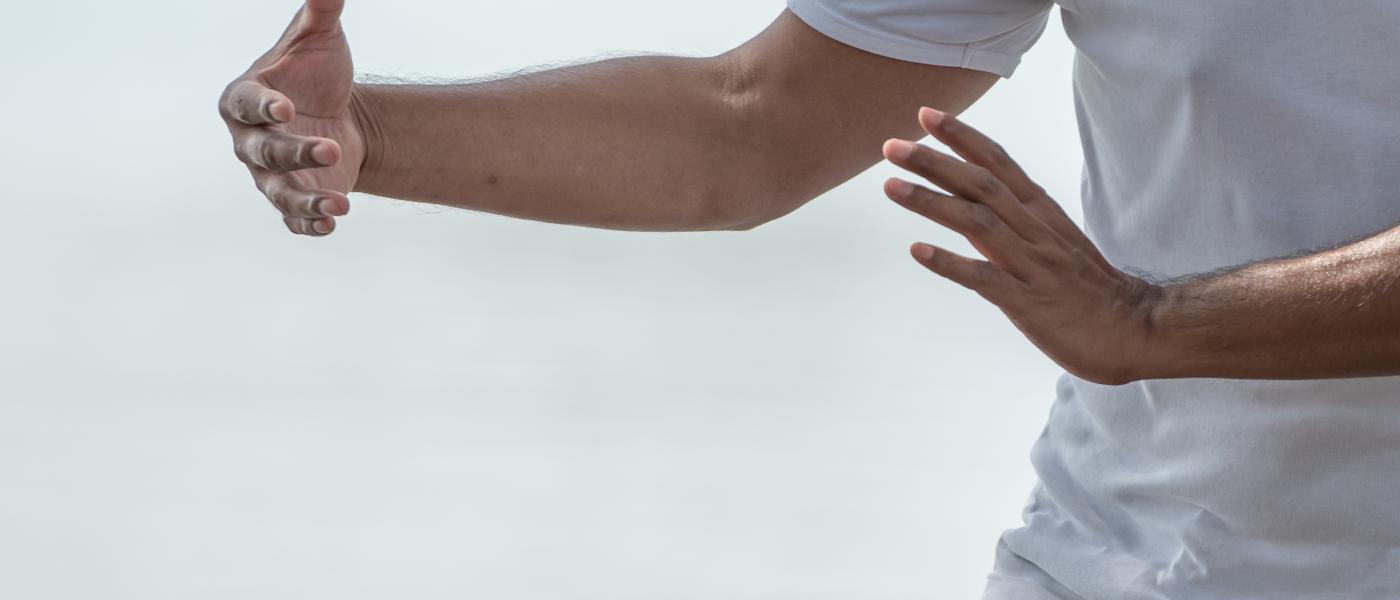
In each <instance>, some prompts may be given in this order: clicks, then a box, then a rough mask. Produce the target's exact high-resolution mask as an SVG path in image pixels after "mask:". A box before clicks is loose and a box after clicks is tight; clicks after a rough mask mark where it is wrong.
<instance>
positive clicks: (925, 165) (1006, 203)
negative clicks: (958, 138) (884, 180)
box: [884, 139, 1046, 241]
mask: <svg viewBox="0 0 1400 600" xmlns="http://www.w3.org/2000/svg"><path fill="white" fill-rule="evenodd" d="M884 153H885V157H886V158H888V159H889V160H890V162H892V163H894V164H895V165H898V166H899V167H901V168H903V169H906V170H908V171H910V172H912V173H915V174H917V175H919V176H921V177H923V178H924V179H927V180H929V181H930V182H932V183H934V184H936V185H938V187H941V188H943V189H945V190H948V191H949V192H952V193H953V195H956V196H959V197H961V198H966V199H968V200H972V201H975V202H978V203H981V204H983V205H985V206H987V207H988V208H990V209H992V211H994V212H995V213H996V214H997V215H998V216H1000V217H1001V219H1002V220H1003V221H1005V222H1006V224H1007V225H1009V226H1011V229H1012V230H1014V231H1015V232H1016V234H1017V235H1019V236H1021V237H1022V238H1025V239H1027V240H1030V241H1038V240H1041V239H1043V238H1044V237H1045V236H1046V233H1045V224H1044V223H1040V222H1038V221H1037V220H1035V219H1034V218H1032V217H1031V215H1030V213H1027V212H1026V209H1025V208H1023V207H1022V206H1021V203H1020V201H1019V200H1017V199H1016V197H1015V196H1013V195H1012V194H1011V190H1010V189H1008V188H1007V187H1006V185H1005V184H1003V183H1002V182H1001V180H999V179H997V178H996V176H995V175H992V174H991V172H989V171H987V169H984V168H982V167H980V166H977V165H971V164H968V163H965V162H963V161H960V160H958V159H956V158H953V157H951V156H948V155H947V154H944V153H942V152H939V151H937V150H934V149H932V148H929V147H927V146H924V145H921V144H915V143H913V142H910V141H906V140H899V139H892V140H889V141H887V142H885V146H884Z"/></svg>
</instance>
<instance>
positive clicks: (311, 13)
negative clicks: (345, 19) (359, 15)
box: [301, 0, 345, 33]
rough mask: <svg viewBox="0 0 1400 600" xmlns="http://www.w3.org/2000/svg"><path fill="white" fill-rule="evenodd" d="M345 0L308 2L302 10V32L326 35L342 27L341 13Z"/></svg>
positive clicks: (308, 0) (313, 0)
mask: <svg viewBox="0 0 1400 600" xmlns="http://www.w3.org/2000/svg"><path fill="white" fill-rule="evenodd" d="M344 10H345V0H307V2H306V5H305V6H303V7H302V9H301V30H302V31H303V32H305V33H326V32H331V31H335V30H336V29H337V28H339V27H340V13H341V12H342V11H344Z"/></svg>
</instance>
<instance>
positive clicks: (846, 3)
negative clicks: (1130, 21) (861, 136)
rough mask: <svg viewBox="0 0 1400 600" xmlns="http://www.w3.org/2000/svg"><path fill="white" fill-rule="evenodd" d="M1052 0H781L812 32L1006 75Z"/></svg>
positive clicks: (1041, 26) (887, 52)
mask: <svg viewBox="0 0 1400 600" xmlns="http://www.w3.org/2000/svg"><path fill="white" fill-rule="evenodd" d="M1053 6H1054V1H1053V0H788V8H789V9H790V10H792V12H793V14H795V15H797V16H798V18H800V19H802V20H803V21H804V22H806V23H807V24H808V25H810V26H812V28H813V29H816V30H817V31H820V32H822V33H823V34H825V35H826V36H827V37H830V38H832V39H834V40H836V41H838V42H841V43H843V44H846V45H849V46H854V47H856V48H860V49H861V50H865V51H866V52H873V53H875V54H880V55H883V56H888V57H890V58H897V59H899V60H907V61H911V62H917V63H924V64H929V65H940V66H947V67H962V68H966V69H976V70H978V71H987V72H989V73H995V74H997V75H1000V76H1002V77H1010V76H1011V73H1012V72H1013V71H1015V70H1016V65H1018V64H1020V62H1021V55H1022V54H1025V53H1026V51H1027V50H1029V49H1030V48H1031V46H1032V45H1034V44H1035V42H1036V40H1038V39H1040V34H1041V33H1042V32H1044V31H1045V24H1046V22H1047V20H1048V19H1049V17H1050V9H1051V8H1052V7H1053Z"/></svg>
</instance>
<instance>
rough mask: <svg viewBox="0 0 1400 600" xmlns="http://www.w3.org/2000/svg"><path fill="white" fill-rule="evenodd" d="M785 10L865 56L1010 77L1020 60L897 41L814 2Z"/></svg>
mask: <svg viewBox="0 0 1400 600" xmlns="http://www.w3.org/2000/svg"><path fill="white" fill-rule="evenodd" d="M788 9H789V10H791V11H792V13H793V14H795V15H797V17H798V18H800V19H802V21H803V22H805V23H807V24H808V25H810V26H811V27H812V28H813V29H816V30H817V31H820V32H821V33H822V34H823V35H826V36H827V37H829V38H831V39H833V40H836V41H838V42H841V43H843V44H846V45H848V46H852V47H855V48H859V49H861V50H864V51H866V52H871V53H874V54H879V55H881V56H887V57H889V58H894V59H898V60H905V61H909V62H916V63H920V64H925V65H935V66H941V67H960V68H963V69H974V70H977V71H985V72H988V73H992V74H994V75H998V76H1001V77H1004V78H1005V77H1011V74H1012V73H1014V72H1015V71H1016V67H1017V66H1018V65H1019V64H1021V57H1020V56H1017V55H1011V54H1002V53H999V52H986V51H981V50H977V49H976V48H973V47H972V46H971V45H969V44H940V43H937V42H927V41H922V40H920V41H914V40H908V39H896V38H893V37H891V36H889V35H886V34H882V33H879V32H875V31H871V30H869V29H866V28H864V27H862V26H860V25H858V24H856V23H852V22H851V21H850V20H848V19H846V18H844V17H842V16H841V15H837V14H835V13H832V12H831V11H830V10H829V9H827V8H826V7H825V6H822V4H821V2H819V1H817V0H788Z"/></svg>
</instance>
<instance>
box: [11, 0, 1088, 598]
mask: <svg viewBox="0 0 1400 600" xmlns="http://www.w3.org/2000/svg"><path fill="white" fill-rule="evenodd" d="M295 8H296V3H295V2H294V1H292V0H277V1H273V0H245V1H241V2H177V1H175V0H159V1H148V2H109V1H96V0H86V1H71V2H6V3H5V6H4V12H3V18H0V49H3V52H0V72H3V73H4V83H3V86H4V89H5V91H4V93H3V94H0V114H3V115H6V116H5V119H4V124H3V126H0V127H2V128H3V132H4V134H3V136H2V137H3V139H4V142H3V143H0V170H3V181H4V187H3V197H4V198H5V202H4V207H5V215H4V217H3V219H0V273H2V274H3V277H4V285H3V294H0V399H2V400H0V597H3V598H11V599H15V600H21V599H22V600H30V599H59V598H84V599H88V598H102V599H104V600H123V599H133V600H135V599H140V600H160V599H167V598H169V599H176V598H178V599H182V600H184V599H191V598H199V599H245V598H246V599H257V600H277V599H296V600H306V599H319V598H335V599H337V600H346V599H361V598H395V599H400V598H402V599H415V600H418V599H434V598H490V599H492V600H523V599H544V598H548V599H600V600H601V599H609V600H619V599H634V598H635V599H649V600H657V599H663V600H664V599H692V598H694V599H709V600H720V599H725V600H745V599H758V598H765V599H767V598H802V599H827V598H831V599H835V598H842V599H849V598H862V599H896V598H900V599H902V598H939V599H943V598H949V599H951V598H964V599H966V598H975V597H977V594H978V592H979V591H980V589H981V587H982V584H983V577H984V575H985V573H986V571H987V569H988V568H989V566H990V562H991V557H992V550H993V546H994V543H995V539H996V536H997V534H998V533H999V532H1000V531H1001V530H1002V529H1003V528H1006V527H1009V526H1013V525H1015V524H1016V523H1018V522H1019V511H1020V509H1021V507H1022V505H1023V503H1024V500H1025V498H1026V496H1027V493H1028V492H1029V489H1030V486H1031V484H1032V482H1033V474H1032V473H1031V471H1030V468H1029V465H1028V463H1027V452H1028V450H1029V448H1030V445H1031V443H1032V442H1033V440H1034V438H1035V436H1036V435H1037V434H1038V433H1039V432H1040V430H1041V427H1042V425H1043V423H1044V421H1045V417H1046V415H1047V413H1048V410H1049V407H1050V404H1051V401H1052V398H1053V383H1054V378H1055V377H1056V375H1057V374H1058V369H1057V368H1056V367H1055V366H1054V365H1053V364H1051V363H1050V362H1049V361H1048V360H1046V359H1045V358H1043V357H1042V356H1041V355H1040V354H1039V353H1038V352H1036V350H1035V349H1034V348H1033V347H1031V346H1030V345H1029V344H1028V343H1027V342H1025V341H1024V340H1023V339H1022V338H1021V337H1020V336H1019V334H1017V332H1016V331H1015V330H1014V328H1012V327H1011V326H1010V325H1009V324H1008V323H1007V322H1006V321H1005V320H1004V319H1003V317H1002V316H1001V314H1000V313H999V312H997V311H996V310H995V309H994V308H992V307H990V306H988V305H986V304H984V303H983V302H982V301H981V300H980V299H979V298H977V297H976V296H974V295H972V294H971V293H968V292H965V291H964V290H962V289H960V288H957V287H956V286H954V285H952V284H950V283H948V282H945V281H941V280H939V279H937V278H936V277H934V276H933V275H932V274H929V273H927V272H925V271H923V270H922V269H921V268H920V267H918V266H917V265H916V264H915V263H914V262H912V261H911V260H910V259H909V258H908V255H907V253H906V252H907V251H906V248H907V246H908V244H909V243H910V242H912V241H915V240H920V239H922V240H925V241H930V242H935V243H941V244H948V245H951V246H953V247H955V248H963V249H966V248H967V245H966V244H965V243H963V242H962V241H961V240H958V239H955V238H954V236H952V235H949V234H948V233H946V232H944V231H940V230H939V229H938V228H936V227H935V226H933V225H932V224H930V223H927V222H923V221H921V220H920V219H918V218H916V217H914V216H913V215H910V214H907V213H905V212H904V211H902V210H901V209H899V208H898V207H896V206H894V205H893V204H892V203H890V202H889V201H888V200H886V199H884V197H883V195H882V194H881V192H880V182H881V181H882V180H883V178H884V177H887V176H889V175H891V174H893V172H894V171H893V169H892V168H890V167H889V166H888V165H882V166H880V167H877V168H876V169H874V170H873V171H871V172H870V173H867V174H865V175H863V176H861V177H859V178H857V179H856V180H854V181H852V182H850V183H849V184H847V185H845V186H842V187H841V188H839V189H837V190H835V191H833V192H832V193H830V194H827V195H826V196H825V197H823V198H821V199H819V200H817V201H815V202H813V203H812V204H811V205H809V206H808V207H807V208H805V209H803V210H801V211H799V212H798V213H797V214H795V215H793V216H791V217H788V218H786V219H783V220H781V221H779V222H776V223H773V224H770V225H767V226H764V227H762V228H760V229H758V230H756V231H753V232H748V233H715V234H687V235H675V234H670V235H662V234H657V235H653V234H626V233H615V232H605V231H591V230H585V229H579V228H569V227H559V226H551V225H541V224H535V223H527V222H519V221H512V220H509V219H505V218H501V217H495V216H488V215H479V214H472V213H467V212H462V211H455V210H447V209H439V208H433V207H420V206H416V205H410V204H406V203H401V202H394V201H387V200H382V199H376V198H368V197H354V198H353V203H354V209H353V211H352V214H351V216H350V217H349V218H347V219H344V220H343V221H342V222H341V227H340V230H339V231H338V232H337V233H336V234H335V235H334V236H332V237H331V238H329V239H320V240H316V239H307V238H297V237H293V236H290V235H288V234H287V233H286V232H285V231H284V230H283V227H282V225H281V223H280V220H279V219H278V218H277V216H276V213H275V212H274V211H273V210H272V209H271V208H270V207H268V206H267V205H266V204H265V201H263V200H262V199H261V198H260V197H259V196H258V194H257V193H256V192H255V191H254V190H253V187H252V185H251V183H250V180H249V178H248V176H247V174H246V172H245V171H244V170H243V168H242V166H241V165H239V164H238V163H237V162H235V160H234V159H233V157H232V155H231V152H230V144H229V142H228V140H227V136H226V133H225V131H224V127H223V125H222V123H220V121H219V120H218V118H217V115H216V113H215V100H216V99H217V96H218V94H219V92H220V90H221V88H222V87H223V84H224V83H225V82H226V81H228V80H229V79H230V78H232V77H234V76H235V75H237V74H238V73H239V72H240V71H242V70H243V69H244V68H245V67H246V65H247V64H248V63H249V62H250V61H251V60H252V59H254V58H255V57H256V56H257V55H258V54H260V53H261V52H262V51H263V50H264V49H266V47H267V46H268V45H270V44H271V43H272V42H273V41H274V40H275V39H276V37H277V35H278V34H279V33H280V32H281V30H282V28H283V27H284V25H285V23H286V22H287V20H288V18H289V16H290V14H291V13H292V11H293V10H294V9H295ZM781 9H782V2H781V1H779V0H761V1H760V0H711V1H709V2H656V1H649V2H643V1H641V0H595V1H592V2H566V1H562V0H550V1H544V0H538V1H516V2H506V3H496V2H484V1H477V0H473V1H466V2H452V1H446V0H398V1H395V2H388V1H385V0H380V1H378V2H371V1H368V0H351V2H350V6H349V8H348V13H347V15H346V27H347V29H348V31H349V34H350V36H351V42H352V45H353V47H354V49H355V51H356V59H357V62H358V66H359V67H360V69H361V70H362V71H366V72H377V73H394V74H399V75H415V74H420V75H432V76H454V75H456V76H468V75H479V74H485V73H489V72H494V71H499V70H503V69H511V68H518V67H521V66H525V65H530V64H534V63H540V62H554V61H560V60H567V59H576V58H580V57H587V56H590V55H596V54H599V53H603V52H611V51H618V50H624V51H626V50H635V51H664V52H672V53H683V54H705V53H713V52H718V51H721V50H723V49H726V48H728V47H731V46H733V45H735V44H737V43H739V42H741V41H743V40H744V39H746V38H748V37H749V36H751V35H752V34H754V33H755V32H757V31H759V30H760V29H761V28H762V27H764V26H765V25H766V24H767V23H768V22H769V21H770V20H771V19H772V18H773V17H774V16H776V15H777V13H778V12H779V11H780V10H781ZM1071 55H1072V51H1071V49H1070V48H1069V46H1068V44H1067V42H1066V41H1065V40H1064V36H1063V33H1062V32H1061V31H1060V29H1059V27H1058V24H1057V23H1056V24H1052V26H1051V29H1050V30H1049V31H1048V32H1047V33H1046V36H1045V38H1044V39H1043V40H1042V42H1041V44H1040V45H1039V46H1038V47H1037V49H1036V50H1035V51H1034V52H1032V53H1031V54H1030V55H1029V56H1028V57H1027V59H1026V62H1025V63H1024V64H1023V66H1022V70H1021V71H1020V73H1018V75H1017V76H1016V77H1015V78H1014V79H1013V80H1011V81H1009V82H1003V83H1002V84H999V85H998V87H997V88H996V89H995V90H993V91H992V93H991V94H990V95H989V96H988V97H987V98H986V99H984V100H983V101H982V103H981V104H979V105H978V106H977V107H976V108H975V109H974V110H973V111H971V112H970V113H969V114H968V115H967V118H968V119H969V120H970V121H972V122H973V123H975V124H976V125H978V126H980V127H982V128H983V129H985V130H986V131H988V132H989V133H991V134H993V135H995V136H996V137H997V138H999V139H1000V140H1001V141H1002V142H1003V143H1004V144H1005V145H1006V146H1007V147H1008V148H1009V149H1010V150H1011V151H1012V152H1013V153H1015V154H1016V155H1017V156H1018V157H1019V158H1020V159H1021V161H1022V162H1023V163H1024V164H1025V165H1026V166H1027V167H1028V169H1029V170H1030V171H1032V173H1033V174H1034V175H1036V176H1037V177H1038V178H1039V179H1040V180H1041V181H1042V182H1043V183H1044V184H1046V185H1047V187H1048V188H1049V189H1050V190H1051V191H1052V192H1053V193H1054V194H1055V195H1056V196H1057V197H1058V198H1060V199H1061V200H1062V201H1064V202H1065V203H1066V205H1067V208H1068V210H1069V211H1070V212H1071V214H1074V215H1078V214H1079V206H1078V204H1077V202H1076V199H1077V187H1078V185H1077V182H1078V174H1079V165H1080V154H1079V149H1078V143H1077V141H1076V137H1075V129H1074V125H1073V118H1072V105H1071V98H1070V90H1069V80H1068V78H1069V71H1070V60H1071ZM793 109H794V110H800V107H794V108H793ZM910 118H911V119H912V118H913V115H910ZM814 126H820V124H819V123H814ZM793 150H794V151H801V149H800V148H794V149H793ZM480 151H481V152H490V151H491V149H490V148H481V149H480ZM580 151H586V149H582V148H581V149H580ZM541 168H544V169H548V168H550V165H541Z"/></svg>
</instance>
